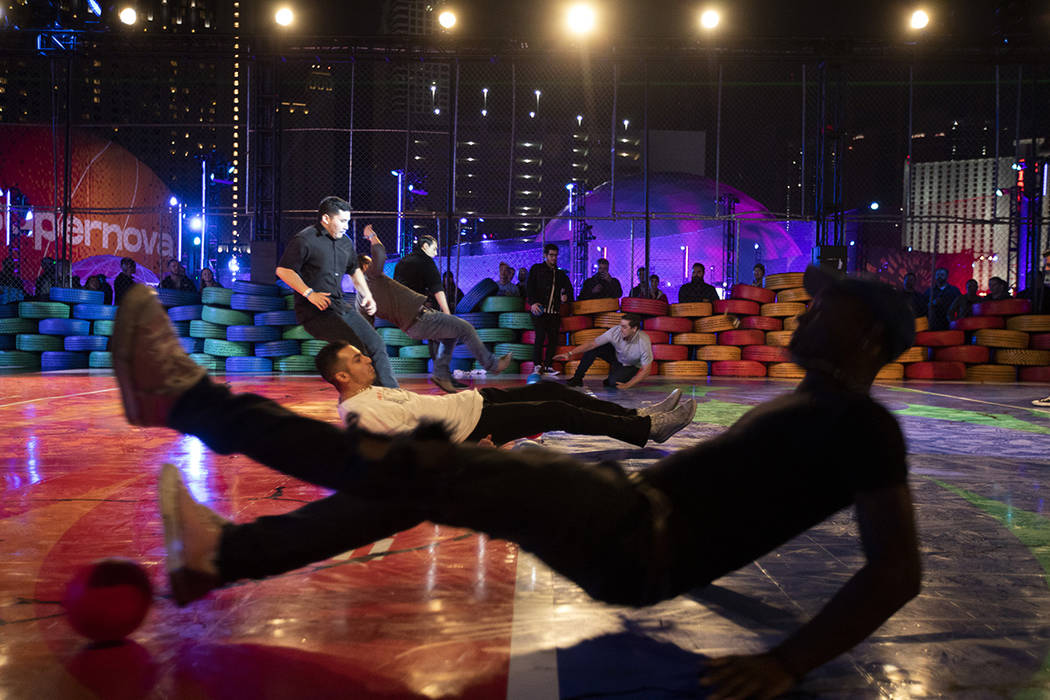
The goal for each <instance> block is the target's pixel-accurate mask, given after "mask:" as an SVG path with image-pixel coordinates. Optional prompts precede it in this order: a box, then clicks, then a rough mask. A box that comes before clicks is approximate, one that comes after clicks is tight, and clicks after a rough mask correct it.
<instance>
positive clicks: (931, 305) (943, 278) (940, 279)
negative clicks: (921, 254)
mask: <svg viewBox="0 0 1050 700" xmlns="http://www.w3.org/2000/svg"><path fill="white" fill-rule="evenodd" d="M961 295H962V292H960V291H959V288H958V287H956V286H955V285H954V284H949V282H948V269H947V268H944V267H938V268H937V269H936V270H934V271H933V284H932V285H930V288H929V289H927V290H926V294H925V295H923V302H924V303H925V306H926V309H927V317H928V318H929V320H930V330H931V331H946V330H948V325H949V324H948V309H950V308H951V307H952V303H953V302H954V301H955V300H956V298H958V297H959V296H961Z"/></svg>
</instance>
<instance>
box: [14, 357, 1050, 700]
mask: <svg viewBox="0 0 1050 700" xmlns="http://www.w3.org/2000/svg"><path fill="white" fill-rule="evenodd" d="M230 381H231V383H232V384H233V385H234V386H235V388H236V389H238V390H245V391H248V390H250V391H256V392H259V393H262V394H265V395H267V396H269V397H271V398H273V399H275V400H277V401H280V402H281V403H283V404H285V405H287V406H289V407H291V408H293V409H295V410H297V411H300V412H303V413H306V414H309V415H311V416H315V417H317V418H320V419H323V420H329V421H333V422H335V421H336V420H337V419H336V416H335V401H334V394H333V392H332V390H330V389H329V388H327V386H326V385H324V384H323V383H322V382H321V381H320V380H319V379H314V378H287V377H284V378H282V377H269V376H267V377H238V378H233V379H230ZM506 381H521V380H520V378H518V379H516V380H500V382H501V383H502V382H506ZM406 386H408V387H409V388H414V389H418V390H421V391H429V390H430V389H429V388H427V384H426V382H425V381H424V379H422V378H415V379H412V380H408V381H407V382H406ZM668 387H669V385H668V384H661V383H659V382H654V383H652V384H650V385H648V386H646V388H645V389H644V390H641V391H635V392H631V393H630V394H629V395H627V394H622V395H621V398H622V399H623V401H624V403H627V404H630V405H637V404H639V403H641V402H643V401H647V400H652V399H654V398H657V397H658V396H660V395H662V393H663V392H665V391H666V390H667V389H668ZM791 387H792V384H791V383H785V382H775V381H765V380H753V381H746V380H740V381H730V380H725V381H715V380H713V381H711V382H710V383H708V384H703V385H697V386H688V387H683V389H684V390H685V391H686V393H688V394H691V395H693V396H695V397H696V399H697V401H698V402H699V404H700V405H699V408H698V411H697V415H696V419H695V422H694V423H693V425H692V426H690V427H688V428H686V430H684V431H683V432H682V433H680V434H679V435H678V436H676V437H675V438H673V439H672V440H671V441H670V442H668V443H667V444H665V445H661V446H660V447H659V449H653V448H647V449H644V450H634V449H630V448H629V447H628V446H626V445H624V444H622V443H617V442H615V441H613V440H610V439H599V438H582V439H581V438H578V437H573V436H569V435H565V434H562V433H552V434H548V435H547V436H546V437H545V438H544V442H545V443H546V444H547V445H548V446H549V447H551V448H553V449H556V450H564V451H572V452H574V453H576V454H577V455H578V456H581V457H584V458H588V459H596V460H597V459H603V458H618V459H623V460H626V461H627V463H628V466H629V467H630V468H644V467H645V466H646V465H647V464H649V463H651V462H652V461H654V460H656V459H658V458H659V457H661V456H662V455H663V454H665V453H666V452H668V451H670V450H673V449H675V448H676V447H680V446H683V445H685V444H689V443H690V442H692V441H695V440H699V439H704V438H706V437H709V436H712V435H715V434H717V433H718V432H719V431H721V430H723V429H724V427H725V426H726V425H729V424H730V423H732V421H733V420H735V419H736V418H737V417H738V416H739V415H741V414H742V413H743V412H745V411H746V410H748V409H749V408H750V407H751V406H753V405H755V404H756V403H758V402H760V401H762V400H764V399H766V398H769V397H771V396H774V395H776V394H778V393H781V392H784V391H788V390H790V388H791ZM1046 393H1048V390H1047V388H1046V387H1045V386H1036V385H1027V386H1026V385H1008V386H993V385H968V384H954V383H936V384H932V383H931V384H915V383H909V384H906V385H884V386H880V387H877V388H876V390H875V395H876V397H877V398H878V399H879V400H881V401H882V402H884V403H885V404H886V405H887V406H888V407H889V408H890V409H891V410H893V411H894V412H895V414H896V415H897V416H898V417H899V419H900V421H901V423H902V425H903V426H904V430H905V433H906V435H907V438H908V443H909V452H910V453H911V457H910V464H911V472H912V484H913V488H914V492H915V498H916V502H917V508H918V515H919V524H920V532H921V537H922V547H923V555H924V563H925V574H924V588H923V592H922V594H921V596H920V597H919V598H917V599H916V600H914V601H913V602H911V603H910V604H909V605H908V606H907V607H905V608H904V609H903V610H902V611H901V612H900V613H899V614H898V615H897V616H896V617H894V618H893V619H892V620H890V622H888V623H887V624H886V625H884V626H883V627H882V628H881V629H880V630H879V631H878V632H877V633H876V634H875V635H874V636H873V637H872V638H870V639H869V640H868V641H867V642H865V643H863V644H861V645H860V646H858V647H857V648H856V649H854V650H853V651H852V652H851V653H849V654H847V655H845V656H843V657H840V658H839V659H837V660H835V661H833V662H832V663H830V664H828V665H827V666H825V667H823V668H821V669H819V670H817V671H815V672H813V673H811V674H810V675H809V676H808V677H807V678H806V679H805V681H804V682H803V684H802V685H801V686H800V687H799V689H798V690H797V691H796V693H797V696H800V697H829V698H846V697H849V698H854V697H892V698H908V697H930V696H945V697H957V698H1026V699H1027V698H1046V697H1050V508H1048V505H1047V502H1046V499H1047V496H1048V495H1050V410H1045V409H1036V408H1034V407H1032V406H1030V405H1029V401H1030V400H1031V399H1032V398H1035V397H1037V396H1042V395H1045V394H1046ZM815 439H820V438H819V433H818V434H817V435H816V436H815ZM163 461H172V462H174V463H175V464H176V465H177V466H178V467H179V468H180V469H181V470H182V472H183V475H184V476H185V478H186V481H187V483H188V484H189V485H190V488H191V490H192V491H193V492H194V493H195V495H196V496H197V497H198V498H200V499H201V500H203V501H206V502H207V503H208V504H210V505H211V506H212V507H214V508H216V509H217V510H219V511H221V512H222V513H224V514H226V515H228V516H231V517H233V518H235V519H238V520H242V519H248V518H252V517H256V516H259V515H264V514H269V513H278V512H282V511H285V510H289V509H292V508H294V507H296V506H297V505H299V504H300V503H303V502H304V501H308V500H311V499H314V498H317V497H318V496H320V495H321V494H322V491H321V490H319V489H317V488H314V487H309V486H305V485H303V484H301V483H299V482H296V481H295V480H293V479H290V478H288V477H285V476H282V475H280V474H276V473H273V472H271V471H268V470H267V469H265V468H263V467H260V466H258V465H257V464H255V463H253V462H251V461H250V460H248V459H246V458H244V457H222V456H219V455H215V454H212V453H210V452H209V451H208V450H207V449H205V448H203V447H202V445H201V444H200V443H199V442H198V441H197V440H196V439H194V438H190V437H183V436H180V435H176V434H175V433H173V432H171V431H168V430H163V429H137V428H130V427H128V426H127V425H126V424H125V422H124V419H123V415H122V412H121V409H120V406H119V403H118V398H117V393H116V388H115V385H114V381H113V379H112V377H111V376H108V375H106V374H85V373H73V374H49V375H46V376H42V375H2V376H0V471H2V475H3V481H2V486H0V489H2V496H0V698H3V699H7V698H60V697H61V698H65V697H92V696H100V697H107V698H109V697H115V698H140V697H158V698H160V697H163V698H184V697H188V698H242V697H243V698H261V697H266V698H324V697H340V698H412V697H421V698H422V697H426V698H439V697H449V698H505V697H506V698H515V699H518V698H522V699H532V698H558V697H562V698H584V697H586V698H606V697H616V698H680V697H702V696H703V693H702V692H701V691H700V690H699V689H698V687H697V685H696V674H697V670H698V668H700V667H702V665H703V662H704V659H705V657H706V655H721V654H725V653H730V652H747V651H756V650H760V649H762V648H764V647H765V646H767V645H769V644H772V643H774V642H775V641H776V640H778V639H780V638H781V637H783V636H784V635H786V634H787V633H789V632H790V631H791V630H793V629H794V628H795V627H796V626H797V625H798V624H799V622H800V621H802V620H804V619H806V618H807V617H809V616H811V615H812V614H813V613H814V612H815V611H816V610H818V609H819V607H820V606H821V605H822V604H823V603H824V601H826V600H827V599H828V597H829V596H830V595H831V594H832V592H833V591H834V590H835V589H836V588H837V587H838V586H840V585H841V584H842V583H843V582H844V581H845V580H846V579H847V578H848V577H849V576H850V575H851V573H852V572H853V571H854V570H855V569H857V568H858V566H859V565H860V562H861V555H860V552H859V549H858V547H857V533H856V527H855V523H854V521H853V518H852V514H851V513H849V512H844V513H841V514H839V515H838V516H836V517H835V518H833V519H832V520H831V521H829V522H827V523H825V524H824V525H822V526H821V527H819V528H817V529H815V530H813V531H811V532H809V533H807V534H805V535H803V536H801V537H799V538H798V539H796V540H794V541H792V542H790V543H789V544H787V545H785V546H784V547H782V548H781V549H780V550H778V551H776V552H773V553H771V554H770V555H768V556H766V557H764V558H763V559H762V560H760V561H759V562H757V563H755V564H752V565H750V566H748V567H746V568H744V569H742V570H740V571H738V572H736V573H735V574H733V575H731V576H728V577H726V578H724V579H721V580H719V581H717V582H716V584H715V585H713V586H711V587H709V588H707V589H704V590H698V591H695V592H694V593H693V594H692V595H689V596H683V597H679V598H677V599H674V600H672V601H668V602H666V603H664V604H661V605H658V606H655V607H652V608H648V609H645V610H631V609H623V608H615V607H610V606H606V605H601V604H598V603H595V602H593V601H591V600H590V599H588V598H587V597H586V596H585V595H584V594H583V593H581V592H580V590H579V589H578V588H576V587H575V586H574V585H572V584H571V583H569V582H568V581H566V580H564V579H562V578H560V577H558V576H556V575H553V574H552V573H551V572H550V571H549V570H548V569H546V568H545V567H543V566H542V565H541V564H538V563H537V562H536V561H534V560H533V559H532V558H531V557H530V556H528V555H527V554H524V553H521V552H519V551H518V549H517V547H515V546H514V545H511V544H509V543H506V542H502V541H490V540H487V539H486V538H483V537H480V536H478V535H476V534H474V533H471V532H469V531H464V530H457V529H450V528H445V527H438V526H434V525H430V524H426V525H422V526H419V527H417V528H415V529H413V530H410V531H408V532H403V533H399V534H397V535H395V536H393V537H392V538H390V539H388V540H382V541H380V542H376V543H375V544H373V545H371V546H368V547H364V548H361V549H358V550H355V551H352V552H347V553H345V554H343V555H341V556H340V557H337V558H335V559H332V560H329V561H325V562H321V563H319V564H316V565H314V566H312V567H309V568H307V569H303V570H300V571H296V572H293V573H291V574H288V575H285V576H281V577H277V578H273V579H269V580H267V581H263V582H251V583H243V584H240V585H237V586H234V587H231V588H228V589H226V590H223V591H221V592H219V593H217V594H213V595H212V596H210V597H209V598H207V599H205V600H203V601H200V602H198V603H196V604H194V605H192V606H190V607H188V608H185V609H178V608H176V607H175V606H174V605H173V604H172V603H171V602H170V601H169V600H167V599H166V598H165V597H164V593H165V583H164V577H163V544H162V534H161V525H160V518H159V516H158V513H157V509H156V506H155V502H154V499H155V491H154V484H155V476H156V472H157V469H158V466H159V465H160V464H161V462H163ZM849 461H850V457H849V455H843V456H842V466H843V469H848V468H849ZM749 519H750V518H749V513H748V512H746V510H744V511H741V512H740V514H739V519H738V521H737V522H734V523H727V527H738V528H747V527H748V526H749ZM106 556H123V557H130V558H133V559H135V560H137V561H139V562H141V563H142V564H143V565H144V566H145V567H146V569H147V570H148V572H149V573H150V576H151V577H152V579H153V581H154V585H155V586H156V588H157V591H158V594H157V598H156V600H155V601H154V606H153V609H152V610H151V612H150V614H149V616H148V617H147V619H146V622H145V623H144V624H143V625H142V627H141V628H140V629H139V630H137V631H136V632H135V633H134V634H133V635H132V637H131V641H129V642H128V643H126V644H123V645H120V646H115V647H108V648H93V647H91V646H89V645H88V644H86V643H85V642H84V641H83V640H81V639H80V638H78V637H77V635H76V634H75V633H74V632H73V631H72V630H71V628H70V627H69V625H68V623H67V622H66V620H65V619H64V616H63V612H62V609H61V606H60V604H59V602H58V601H59V600H60V599H61V596H62V592H63V589H64V586H65V584H66V582H67V581H68V579H69V577H70V575H71V573H72V572H73V571H74V570H75V569H76V568H77V567H79V566H81V565H83V564H85V563H88V562H90V561H92V560H95V559H97V558H100V557H106Z"/></svg>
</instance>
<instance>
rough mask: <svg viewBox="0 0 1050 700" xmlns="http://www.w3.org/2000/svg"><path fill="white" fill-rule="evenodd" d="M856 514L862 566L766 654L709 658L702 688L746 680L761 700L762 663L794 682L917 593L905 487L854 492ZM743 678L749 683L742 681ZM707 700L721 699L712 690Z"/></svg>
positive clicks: (915, 550)
mask: <svg viewBox="0 0 1050 700" xmlns="http://www.w3.org/2000/svg"><path fill="white" fill-rule="evenodd" d="M856 510H857V521H858V524H859V526H860V535H861V542H862V544H863V547H864V553H865V555H866V556H867V559H868V561H867V563H866V564H865V565H864V567H863V568H861V569H860V571H858V572H857V573H856V574H854V576H853V577H852V578H851V579H850V580H849V581H848V582H846V585H845V586H843V587H842V588H841V589H840V590H839V592H838V593H836V594H835V596H834V597H833V598H832V599H831V600H830V601H828V603H827V605H825V606H824V608H823V609H822V610H821V611H820V612H819V613H817V615H816V617H814V618H813V619H812V620H810V621H809V622H807V623H806V624H805V625H803V626H802V627H801V628H800V629H799V630H798V631H797V632H795V634H793V635H791V636H790V637H788V638H787V639H786V640H784V642H782V643H781V644H780V645H778V646H777V647H776V648H774V649H772V650H771V651H770V652H769V653H768V654H759V655H757V656H745V657H726V658H724V659H713V660H712V662H711V666H712V671H711V672H709V673H708V675H707V676H706V677H705V679H703V680H704V682H705V684H709V685H715V686H717V687H718V688H719V689H721V688H729V687H737V688H740V687H744V686H743V685H741V684H742V683H745V682H746V683H747V687H749V688H750V689H751V690H749V692H751V693H753V694H754V695H756V696H760V697H761V696H762V692H761V691H762V688H763V687H765V686H761V685H760V684H761V681H762V679H761V678H757V677H756V675H757V670H758V668H759V667H760V666H762V665H763V664H764V663H766V661H765V660H768V659H769V658H773V659H776V660H777V661H778V662H779V665H780V666H781V667H782V669H783V670H784V671H787V672H788V673H790V674H791V675H792V676H794V678H795V680H798V679H799V678H801V677H802V676H804V675H805V674H806V673H808V672H809V671H810V670H812V669H814V668H816V667H817V666H820V665H822V664H824V663H826V662H828V661H830V660H831V659H833V658H835V657H836V656H838V655H839V654H842V653H843V652H845V651H847V650H849V649H851V648H852V647H854V646H856V645H857V644H859V643H860V642H861V641H863V640H864V639H866V638H867V637H868V636H869V635H870V634H871V633H872V632H874V631H875V630H876V629H878V627H879V626H880V625H882V623H884V622H885V621H886V620H887V619H889V617H890V616H891V615H893V614H894V613H895V612H897V610H899V609H900V608H901V607H902V606H904V604H905V603H907V602H908V601H909V600H911V599H912V598H914V597H915V596H916V595H918V593H919V588H920V585H921V576H922V566H921V563H920V560H919V546H918V541H917V537H916V534H915V516H914V511H913V509H912V503H911V494H910V492H909V491H908V487H907V486H906V485H900V486H894V487H889V488H884V489H878V490H875V491H868V492H862V493H859V494H858V495H857V502H856ZM745 676H747V677H750V679H751V680H750V681H745V680H744V677H745ZM734 681H735V682H734ZM770 682H771V683H772V682H773V681H772V679H771V680H770ZM756 683H757V684H759V685H755V684H756ZM780 692H783V691H780ZM712 697H721V695H720V694H719V693H718V692H717V691H716V692H715V693H713V694H712Z"/></svg>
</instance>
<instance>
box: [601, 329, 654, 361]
mask: <svg viewBox="0 0 1050 700" xmlns="http://www.w3.org/2000/svg"><path fill="white" fill-rule="evenodd" d="M606 343H609V344H611V345H612V346H613V348H614V349H615V350H616V359H617V360H619V361H620V364H621V365H623V366H625V367H644V366H645V365H649V364H652V362H653V346H652V343H651V342H650V341H649V336H647V335H646V334H645V332H644V331H642V330H641V329H638V330H637V331H635V333H634V335H632V336H631V339H630V340H624V338H623V328H621V327H620V326H613V327H612V328H610V329H609V330H607V331H605V332H604V333H602V334H601V335H600V336H598V337H597V338H595V339H594V344H595V345H605V344H606Z"/></svg>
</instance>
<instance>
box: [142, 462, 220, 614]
mask: <svg viewBox="0 0 1050 700" xmlns="http://www.w3.org/2000/svg"><path fill="white" fill-rule="evenodd" d="M157 491H158V500H159V501H160V515H161V520H162V521H163V522H164V547H165V549H166V550H167V557H166V566H167V570H168V581H169V583H170V584H171V594H172V597H173V598H174V599H175V603H176V604H178V605H179V606H183V605H186V604H188V603H192V602H193V601H195V600H197V599H198V598H202V597H204V596H205V595H206V594H207V593H208V592H209V591H211V590H214V589H216V588H218V587H220V586H221V585H222V579H220V578H219V570H218V567H216V565H215V558H216V555H217V554H218V550H219V540H220V538H221V536H222V527H223V525H225V524H226V523H228V522H229V521H228V520H226V519H225V518H223V517H222V516H220V515H219V514H218V513H216V512H215V511H213V510H212V509H211V508H208V507H207V506H205V505H203V504H200V503H197V502H196V501H195V500H193V496H192V495H191V494H190V492H189V491H188V490H187V489H186V485H185V484H183V483H182V477H181V476H180V475H179V470H178V469H176V468H175V466H174V465H172V464H165V465H164V466H163V467H161V470H160V484H159V486H158V489H157Z"/></svg>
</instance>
